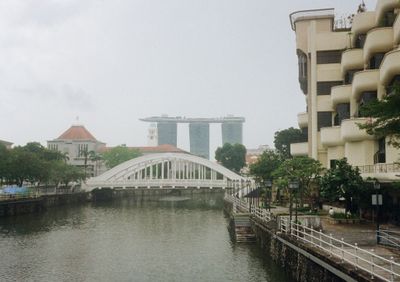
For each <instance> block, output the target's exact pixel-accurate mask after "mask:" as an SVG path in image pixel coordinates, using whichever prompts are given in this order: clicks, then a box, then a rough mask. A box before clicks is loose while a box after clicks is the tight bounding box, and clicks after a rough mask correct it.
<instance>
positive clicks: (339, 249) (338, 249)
mask: <svg viewBox="0 0 400 282" xmlns="http://www.w3.org/2000/svg"><path fill="white" fill-rule="evenodd" d="M280 226H281V227H280V230H281V232H283V233H286V234H290V235H291V236H293V237H295V238H296V239H298V240H301V241H303V242H305V243H307V244H309V245H311V246H313V247H316V248H318V249H321V250H323V251H325V252H327V253H328V255H329V256H330V257H336V258H338V259H340V260H341V261H342V262H347V263H349V264H351V265H353V266H354V267H355V268H356V269H362V270H364V271H366V272H368V273H369V274H370V275H371V278H372V279H373V278H375V277H377V278H380V279H382V280H383V281H395V280H396V281H397V279H399V278H400V263H397V262H395V261H394V260H393V257H392V258H390V259H387V258H384V257H382V256H379V255H377V254H375V253H374V250H373V249H372V250H371V251H367V250H365V249H361V248H360V247H358V245H357V243H356V244H354V245H352V244H349V243H347V242H345V241H344V239H343V238H341V239H340V240H339V239H336V238H334V237H333V236H332V234H329V235H327V234H325V233H323V232H322V230H315V229H313V228H310V227H307V226H304V225H302V224H298V223H295V222H294V221H292V222H291V223H290V224H289V219H287V218H281V222H280Z"/></svg>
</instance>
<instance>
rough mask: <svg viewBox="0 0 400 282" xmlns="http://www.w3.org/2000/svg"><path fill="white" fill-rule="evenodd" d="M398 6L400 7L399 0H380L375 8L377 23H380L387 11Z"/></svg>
mask: <svg viewBox="0 0 400 282" xmlns="http://www.w3.org/2000/svg"><path fill="white" fill-rule="evenodd" d="M398 7H400V2H399V0H378V2H377V3H376V9H375V24H376V25H378V24H379V22H380V20H381V18H382V17H383V15H384V14H385V13H386V12H387V11H389V10H393V9H394V8H398Z"/></svg>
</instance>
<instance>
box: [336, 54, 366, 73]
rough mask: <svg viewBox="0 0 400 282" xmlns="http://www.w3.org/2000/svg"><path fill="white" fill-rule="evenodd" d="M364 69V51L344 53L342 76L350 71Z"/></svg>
mask: <svg viewBox="0 0 400 282" xmlns="http://www.w3.org/2000/svg"><path fill="white" fill-rule="evenodd" d="M357 69H364V57H363V49H360V48H357V49H348V50H346V51H344V52H343V53H342V63H341V71H342V76H344V75H345V73H346V72H347V71H348V70H357Z"/></svg>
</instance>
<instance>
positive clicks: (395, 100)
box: [358, 83, 400, 148]
mask: <svg viewBox="0 0 400 282" xmlns="http://www.w3.org/2000/svg"><path fill="white" fill-rule="evenodd" d="M390 90H391V92H390V94H389V95H386V96H385V97H383V99H382V100H379V101H378V100H376V101H372V102H370V103H367V104H366V105H364V106H362V107H361V108H360V113H361V115H362V116H366V117H371V118H372V119H371V120H370V121H369V122H367V123H365V124H358V126H359V127H360V128H361V129H366V131H367V133H368V134H371V135H374V136H376V137H377V138H382V137H386V136H388V137H389V144H391V145H393V146H394V147H397V148H400V84H399V83H396V84H395V85H394V86H392V88H391V89H390Z"/></svg>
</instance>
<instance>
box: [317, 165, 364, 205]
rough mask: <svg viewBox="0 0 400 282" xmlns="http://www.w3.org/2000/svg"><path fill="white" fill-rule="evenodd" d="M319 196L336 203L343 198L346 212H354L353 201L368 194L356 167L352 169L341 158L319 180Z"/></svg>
mask: <svg viewBox="0 0 400 282" xmlns="http://www.w3.org/2000/svg"><path fill="white" fill-rule="evenodd" d="M320 185H321V196H322V197H323V198H324V199H325V200H328V201H331V202H334V201H338V200H339V199H340V198H344V199H345V201H346V206H345V208H346V212H347V211H348V210H350V211H351V212H354V208H355V206H354V205H353V203H352V202H353V201H355V202H357V201H358V200H359V199H360V197H361V196H362V195H363V194H364V193H367V192H368V189H369V188H368V187H367V185H365V183H364V181H363V179H362V177H361V175H360V171H359V169H358V167H355V168H353V167H352V166H351V165H350V164H348V163H347V159H346V158H343V159H341V160H338V161H337V162H336V166H335V167H333V168H331V169H329V170H328V171H327V173H326V174H325V175H324V176H323V177H322V178H321V181H320Z"/></svg>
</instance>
